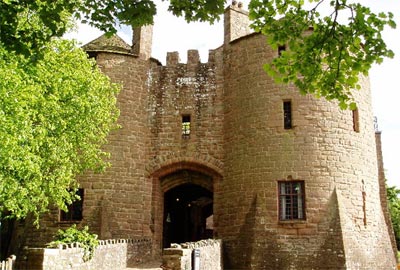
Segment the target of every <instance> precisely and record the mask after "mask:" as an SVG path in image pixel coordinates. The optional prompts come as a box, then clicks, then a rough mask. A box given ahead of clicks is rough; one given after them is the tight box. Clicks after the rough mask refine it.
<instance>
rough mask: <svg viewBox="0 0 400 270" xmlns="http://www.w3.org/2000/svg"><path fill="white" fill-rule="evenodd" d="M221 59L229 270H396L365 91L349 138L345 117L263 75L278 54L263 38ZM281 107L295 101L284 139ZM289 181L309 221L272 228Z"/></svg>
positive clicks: (242, 42) (248, 40)
mask: <svg viewBox="0 0 400 270" xmlns="http://www.w3.org/2000/svg"><path fill="white" fill-rule="evenodd" d="M224 49H225V51H224V53H225V55H224V57H225V58H224V59H225V62H224V67H225V70H224V74H225V85H224V94H225V96H224V98H225V99H224V105H225V121H224V150H225V159H224V168H225V170H224V172H225V174H224V181H223V185H222V187H221V190H222V193H221V194H222V195H221V197H222V199H221V200H222V201H224V202H225V203H224V205H223V206H222V209H221V216H220V217H219V220H220V223H219V237H221V238H222V239H223V240H224V243H225V245H226V255H227V256H226V258H225V262H226V264H227V268H226V269H289V268H293V269H312V268H314V269H356V267H358V268H357V269H371V267H372V266H373V267H372V268H374V269H392V267H394V260H393V255H391V252H390V250H389V252H387V248H386V246H387V245H389V247H390V240H389V237H388V233H387V231H386V230H382V228H386V226H385V224H384V219H383V214H382V211H381V208H380V207H379V206H380V198H379V186H378V175H377V162H376V152H375V139H374V131H373V122H372V109H371V105H370V94H369V86H368V85H367V81H365V83H364V89H363V92H360V93H357V94H356V95H355V98H356V100H357V101H358V106H359V114H360V132H355V131H354V130H353V121H352V116H351V112H350V111H342V110H340V109H339V107H338V105H337V104H336V103H333V102H332V103H331V102H328V101H325V100H324V99H315V98H313V97H311V96H301V95H300V94H299V93H298V91H297V90H296V89H294V88H293V87H285V86H280V85H279V86H278V85H276V84H274V83H273V82H272V80H271V79H270V78H269V77H268V76H267V75H266V74H265V72H264V71H263V69H262V65H263V64H264V63H266V62H267V61H268V59H270V58H271V57H277V52H274V51H272V50H271V49H269V48H268V47H267V46H266V41H265V37H263V36H261V35H252V36H248V37H245V38H242V39H239V40H237V41H235V42H232V43H230V44H229V45H228V44H227V45H226V46H225V48H224ZM285 100H291V101H292V111H293V115H292V117H293V125H294V127H293V129H290V130H285V129H284V128H283V109H282V107H283V106H282V103H283V101H285ZM287 179H294V180H304V181H305V193H306V215H307V219H306V221H298V222H296V221H295V222H280V221H279V219H278V200H277V181H278V180H287ZM363 183H364V184H363ZM363 191H364V192H365V193H366V201H365V203H364V202H363V195H362V193H363ZM364 213H365V215H364ZM364 217H366V219H365V220H366V223H364ZM371 232H373V235H372V234H371ZM326 258H329V260H327V259H326Z"/></svg>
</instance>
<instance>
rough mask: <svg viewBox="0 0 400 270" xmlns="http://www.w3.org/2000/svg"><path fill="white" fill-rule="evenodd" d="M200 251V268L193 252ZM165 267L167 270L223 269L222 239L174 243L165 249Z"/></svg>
mask: <svg viewBox="0 0 400 270" xmlns="http://www.w3.org/2000/svg"><path fill="white" fill-rule="evenodd" d="M195 250H198V252H199V255H200V256H199V260H198V266H197V267H198V268H196V267H195V266H194V265H193V258H194V257H193V253H194V251H195ZM163 267H164V269H166V270H189V269H193V270H222V241H221V240H216V239H207V240H201V241H198V242H189V243H183V244H180V245H178V244H172V245H171V248H166V249H164V252H163Z"/></svg>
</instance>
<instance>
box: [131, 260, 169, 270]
mask: <svg viewBox="0 0 400 270" xmlns="http://www.w3.org/2000/svg"><path fill="white" fill-rule="evenodd" d="M160 266H161V262H148V263H144V264H140V265H137V266H135V267H128V268H126V270H163V269H162V268H161V267H160Z"/></svg>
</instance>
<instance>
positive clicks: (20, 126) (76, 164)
mask: <svg viewBox="0 0 400 270" xmlns="http://www.w3.org/2000/svg"><path fill="white" fill-rule="evenodd" d="M42 53H43V58H42V59H40V60H38V61H36V62H32V61H30V60H29V59H28V58H26V57H25V56H23V55H20V54H16V53H13V52H9V51H7V50H6V49H5V48H4V47H3V46H0V78H1V80H0V123H1V125H0V213H8V215H9V216H11V217H16V218H22V217H25V216H27V215H28V214H29V213H33V214H34V215H36V218H38V216H39V214H40V213H42V212H44V211H46V209H47V208H48V206H49V205H50V204H55V205H57V206H59V207H61V208H62V209H66V207H65V203H68V204H70V203H71V202H72V200H75V192H76V188H77V183H76V180H75V177H76V175H77V174H80V173H82V172H84V171H85V170H88V169H92V170H95V171H101V170H103V169H104V168H105V167H106V166H107V165H108V163H107V162H105V160H104V159H105V158H106V157H107V153H105V152H104V151H102V150H101V149H100V148H101V146H102V145H103V144H105V143H106V136H107V134H108V133H109V132H110V130H112V129H113V128H116V119H117V117H118V114H119V112H118V109H117V107H116V98H115V95H116V93H117V92H118V89H119V88H118V87H117V86H116V85H114V84H111V83H110V81H109V79H108V78H107V77H106V76H105V75H103V74H102V73H101V72H100V71H99V70H98V68H97V67H96V66H95V63H94V61H89V60H88V59H87V55H86V54H85V53H84V52H83V51H82V50H81V49H79V48H77V47H76V45H75V44H74V43H72V42H70V41H62V40H53V41H52V42H51V43H49V44H48V45H47V47H45V48H44V49H43V52H42Z"/></svg>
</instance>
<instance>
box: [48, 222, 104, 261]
mask: <svg viewBox="0 0 400 270" xmlns="http://www.w3.org/2000/svg"><path fill="white" fill-rule="evenodd" d="M73 243H78V244H79V246H80V247H81V248H83V250H84V252H83V261H85V262H86V261H88V260H90V259H92V258H93V255H94V251H95V249H96V247H97V246H98V245H99V240H98V239H97V234H92V233H89V227H88V226H85V227H84V228H83V229H82V230H79V229H78V228H77V227H76V224H74V225H72V226H71V227H69V228H68V229H66V230H65V231H64V230H58V232H57V234H56V236H55V240H54V241H52V242H50V243H48V244H47V246H48V247H57V246H59V245H60V244H73Z"/></svg>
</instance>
